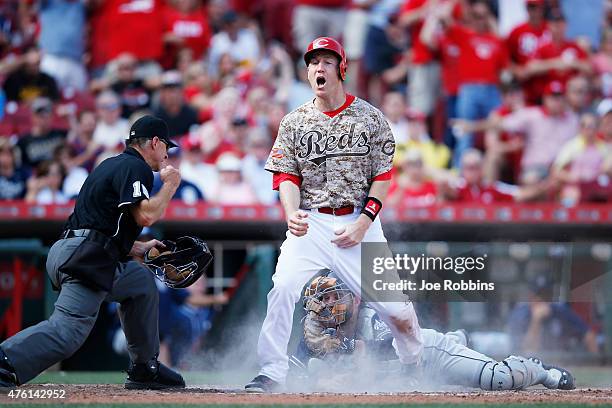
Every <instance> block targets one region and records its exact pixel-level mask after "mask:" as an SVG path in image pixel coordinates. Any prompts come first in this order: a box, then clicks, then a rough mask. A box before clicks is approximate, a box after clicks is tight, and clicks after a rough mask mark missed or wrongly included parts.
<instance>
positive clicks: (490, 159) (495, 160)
mask: <svg viewBox="0 0 612 408" xmlns="http://www.w3.org/2000/svg"><path fill="white" fill-rule="evenodd" d="M501 90H502V104H501V106H500V107H499V108H497V109H496V110H494V111H493V112H491V114H490V115H489V121H499V120H500V119H499V118H502V117H505V116H508V115H509V114H511V113H512V112H515V111H516V110H518V109H521V108H522V107H523V106H524V105H525V103H524V96H523V91H522V89H521V87H520V86H519V84H518V83H516V82H511V83H509V84H504V85H502V87H501ZM524 137H525V135H523V134H521V133H520V132H505V131H503V130H501V129H489V130H488V131H487V132H486V134H485V178H486V179H487V180H488V181H494V180H503V181H507V182H509V183H516V181H517V180H518V178H519V176H520V173H521V158H522V156H523V146H524V141H523V139H524Z"/></svg>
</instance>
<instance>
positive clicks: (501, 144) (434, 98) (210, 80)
mask: <svg viewBox="0 0 612 408" xmlns="http://www.w3.org/2000/svg"><path fill="white" fill-rule="evenodd" d="M318 36H332V37H335V38H337V39H339V40H341V41H342V43H343V44H344V46H345V48H346V53H347V57H348V60H349V64H348V75H347V81H346V84H345V85H346V88H347V90H348V91H349V92H350V93H351V94H354V95H356V96H358V97H361V98H363V99H366V100H367V101H369V102H370V103H372V104H373V105H375V106H377V107H378V108H380V109H381V110H382V111H383V112H384V114H385V116H386V118H387V120H388V121H389V124H390V127H391V129H392V131H393V134H394V137H395V140H396V146H397V151H396V157H395V177H394V178H393V183H392V187H391V191H390V196H389V198H388V200H387V202H386V204H387V205H395V206H400V207H428V206H433V205H436V204H439V203H441V202H448V201H452V202H460V203H461V202H464V203H465V202H467V203H479V204H491V203H496V202H504V203H508V202H547V203H559V204H562V205H565V206H574V205H577V204H579V203H588V202H612V182H611V179H610V178H611V177H612V0H488V1H487V0H19V1H17V0H8V1H3V2H0V83H1V84H2V86H1V89H0V200H25V202H28V203H36V204H63V203H68V202H69V201H70V200H71V199H73V198H75V197H76V196H77V195H78V193H79V190H80V188H81V186H82V184H83V182H84V180H85V179H86V177H87V175H88V174H89V172H91V171H92V169H93V168H95V166H96V165H97V164H98V163H100V162H101V161H102V160H104V159H105V158H108V157H110V156H112V155H116V154H118V153H120V152H121V151H123V149H124V147H125V146H124V139H125V138H126V137H127V133H128V129H129V127H130V124H131V123H132V122H133V121H135V120H136V119H137V118H138V117H140V116H141V115H143V114H146V113H152V114H154V115H157V116H159V117H161V118H163V119H164V120H166V122H167V123H168V125H169V129H170V133H171V137H172V138H173V139H174V140H175V141H176V142H177V144H178V145H179V146H180V147H179V148H177V149H172V150H171V151H170V152H169V155H170V157H169V162H170V164H172V165H173V166H175V167H177V168H179V169H180V171H181V174H182V178H183V179H182V183H181V186H180V187H179V189H178V191H177V193H176V196H175V198H176V199H177V200H181V201H182V202H184V203H186V204H194V203H197V202H209V203H214V204H221V205H256V204H264V205H268V204H274V203H276V202H277V200H278V197H277V193H276V192H274V191H273V190H272V188H271V187H272V176H271V174H269V173H268V172H266V171H265V170H264V169H263V166H264V163H265V160H266V159H267V157H268V154H269V152H270V149H271V147H272V144H273V143H274V139H275V137H276V134H277V131H278V127H279V124H280V121H281V119H282V118H283V116H284V115H285V114H286V113H288V112H290V111H291V110H293V109H295V108H296V107H298V106H299V105H300V104H302V103H305V102H307V101H309V100H310V99H311V98H313V93H312V91H311V89H310V86H309V85H308V83H307V81H306V78H305V76H306V75H305V74H306V69H305V66H304V61H303V58H302V55H303V51H304V50H305V49H306V47H307V45H308V43H309V42H310V41H311V40H313V39H314V38H316V37H318ZM156 186H157V188H159V186H160V181H159V179H158V177H157V176H156ZM0 205H1V204H0ZM148 233H149V232H147V234H148ZM145 237H146V235H145ZM145 237H143V239H144V238H145ZM151 237H152V236H150V237H148V238H151ZM158 238H159V237H158ZM229 258H230V257H229V256H228V257H227V258H226V259H229ZM272 265H273V263H271V264H270V265H267V266H265V267H262V270H265V271H266V272H265V273H263V274H261V276H264V277H265V279H262V282H263V281H265V284H268V283H269V275H268V274H269V273H271V271H272V269H273V266H272ZM229 269H231V268H229ZM493 269H494V268H493ZM553 269H554V268H553ZM499 270H503V271H504V273H507V271H508V270H509V268H508V266H507V265H506V266H504V267H503V268H499ZM234 272H235V271H232V275H231V276H233V273H234ZM245 275H246V274H245ZM215 285H216V286H220V284H218V283H215ZM223 285H225V284H223ZM223 285H221V286H223ZM210 286H211V283H210V282H208V283H207V282H206V281H201V282H199V283H198V285H197V286H194V287H192V288H189V290H181V291H170V290H167V289H166V288H164V287H160V334H161V337H162V354H161V356H160V358H161V359H162V360H163V361H164V362H166V363H168V364H170V365H173V366H174V365H178V364H179V362H180V361H181V359H184V357H185V354H189V351H190V350H192V349H194V348H197V347H198V345H199V343H200V342H201V341H202V338H203V336H204V335H205V334H207V333H208V331H209V329H210V327H211V324H212V321H213V318H214V315H215V312H216V311H218V310H219V305H225V304H226V303H227V302H228V300H229V298H230V297H231V296H229V294H227V293H225V292H223V291H221V290H219V291H216V292H215V295H208V294H206V293H207V290H206V288H207V287H210ZM216 286H215V287H216ZM227 286H228V285H225V286H223V287H227ZM230 286H231V285H230ZM261 286H262V285H261V284H259V286H258V287H261ZM264 286H265V285H264ZM530 288H531V290H532V292H533V293H532V295H531V296H532V297H533V299H531V301H530V303H529V304H528V305H525V304H522V305H521V304H518V305H516V308H514V309H513V310H512V311H507V312H508V313H506V314H508V315H509V316H508V319H507V321H508V325H509V326H510V327H511V330H509V332H510V333H512V334H517V333H518V334H520V335H521V336H519V337H520V338H516V339H513V340H514V347H515V349H517V350H520V349H524V350H540V349H546V348H554V347H555V345H556V346H557V348H558V349H560V350H568V349H574V348H580V347H578V346H582V348H583V349H585V350H587V351H589V352H596V351H597V350H599V349H600V348H601V347H602V339H601V337H599V338H598V333H600V332H601V325H600V326H597V325H593V320H597V319H589V318H584V316H587V317H588V316H590V314H589V313H590V312H588V313H581V314H580V315H577V314H576V313H575V312H574V310H572V309H570V308H569V307H566V306H564V305H562V304H552V303H550V302H547V301H545V300H543V299H545V298H546V296H543V295H542V294H543V293H544V294H546V292H547V291H550V290H551V284H550V283H549V282H543V283H538V284H533V285H530ZM265 293H267V290H261V294H260V295H261V296H260V298H262V299H264V300H265ZM246 297H248V301H249V302H253V295H252V293H250V292H249V293H248V295H247V296H245V298H246ZM109 307H111V308H112V307H113V306H109ZM227 307H229V306H227ZM263 310H264V311H265V306H264V308H263ZM242 314H243V310H242V309H240V311H239V313H238V312H237V313H236V315H242ZM473 314H474V313H473V312H472V313H471V314H469V315H473ZM107 315H108V316H111V317H112V318H111V319H110V320H112V321H111V322H110V323H104V324H108V326H110V327H112V330H110V331H109V330H106V331H105V333H110V335H107V336H101V337H102V338H106V337H112V339H110V340H112V343H113V346H114V349H115V351H117V352H118V353H124V352H125V347H126V346H125V339H124V337H122V333H121V331H120V330H119V329H118V328H119V324H118V322H117V321H116V313H115V311H114V309H112V310H109V311H108V313H107ZM466 315H468V314H466ZM601 315H603V312H601V311H599V312H598V316H601ZM581 316H582V317H581ZM113 319H114V320H113ZM482 320H484V317H483V319H482ZM587 323H588V324H587ZM481 324H482V321H479V322H477V324H475V326H476V327H478V326H479V325H481ZM592 327H596V330H593V329H592ZM110 340H109V341H110ZM568 342H571V344H572V347H573V348H572V347H570V346H568V345H567V344H569V343H568ZM96 351H97V349H96ZM251 351H252V350H251ZM251 354H252V353H251ZM87 364H89V361H87Z"/></svg>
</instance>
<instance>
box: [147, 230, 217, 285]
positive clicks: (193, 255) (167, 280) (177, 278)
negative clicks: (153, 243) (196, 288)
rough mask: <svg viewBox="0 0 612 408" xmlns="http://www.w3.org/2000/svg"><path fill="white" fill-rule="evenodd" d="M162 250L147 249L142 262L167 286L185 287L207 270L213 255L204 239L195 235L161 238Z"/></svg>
mask: <svg viewBox="0 0 612 408" xmlns="http://www.w3.org/2000/svg"><path fill="white" fill-rule="evenodd" d="M162 242H163V244H164V245H165V246H166V248H164V250H163V252H161V253H160V252H159V250H158V249H157V248H151V249H149V250H148V251H147V252H146V253H145V256H144V264H145V265H146V266H147V267H149V269H150V270H151V272H153V275H154V276H155V277H156V278H157V279H159V280H160V281H161V282H163V283H164V284H165V285H166V286H168V287H169V288H186V287H187V286H190V285H191V284H193V283H194V282H195V281H197V280H198V279H199V278H200V276H202V274H203V273H205V272H206V271H207V270H208V267H209V266H210V264H211V262H212V260H213V256H212V254H211V253H210V250H209V249H208V245H206V243H205V242H204V241H202V240H201V239H199V238H196V237H180V238H178V239H177V240H176V242H174V241H170V240H163V241H162Z"/></svg>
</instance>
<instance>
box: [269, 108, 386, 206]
mask: <svg viewBox="0 0 612 408" xmlns="http://www.w3.org/2000/svg"><path fill="white" fill-rule="evenodd" d="M394 152H395V143H394V141H393V134H392V133H391V129H390V128H389V125H388V123H387V121H386V120H385V118H384V116H383V114H382V112H380V111H379V110H378V109H376V108H375V107H373V106H372V105H370V104H369V103H367V102H366V101H364V100H362V99H359V98H355V100H354V101H353V103H351V104H350V105H349V106H348V107H347V108H346V109H344V110H343V111H342V112H340V113H339V114H337V115H336V116H334V117H333V118H330V117H329V116H327V115H326V114H324V113H323V112H321V111H319V110H318V109H317V108H316V107H315V105H314V102H313V101H309V102H308V103H305V104H304V105H302V106H300V107H299V108H297V109H296V110H294V111H293V112H291V113H289V114H288V115H286V116H285V117H284V118H283V120H282V121H281V124H280V129H279V131H278V136H277V138H276V142H275V143H274V147H273V148H272V151H271V153H270V156H269V157H268V161H267V162H266V166H265V168H266V170H269V171H272V172H281V173H289V174H294V175H297V176H301V177H302V185H301V187H300V195H301V204H300V207H301V208H320V207H332V208H338V207H342V206H345V205H354V206H356V207H361V206H362V205H363V201H364V200H365V198H366V196H367V195H368V192H369V190H370V185H371V181H372V179H373V178H374V177H376V176H378V175H380V174H382V173H386V172H388V171H389V170H391V168H392V165H393V154H394Z"/></svg>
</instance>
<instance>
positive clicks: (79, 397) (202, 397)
mask: <svg viewBox="0 0 612 408" xmlns="http://www.w3.org/2000/svg"><path fill="white" fill-rule="evenodd" d="M19 390H20V392H21V393H22V395H21V396H20V398H10V397H8V395H7V394H6V393H5V392H3V393H2V395H1V396H0V405H5V404H10V403H26V402H27V403H42V404H44V403H66V404H78V403H81V404H82V403H86V404H101V403H113V404H138V403H140V404H143V403H144V404H203V405H206V404H245V405H251V404H296V405H297V404H313V405H315V404H317V405H318V404H351V405H352V404H377V405H378V404H380V405H384V404H433V403H436V404H464V403H465V404H468V403H469V404H487V405H489V404H496V405H499V404H509V403H513V404H526V403H532V404H533V403H548V404H556V403H564V404H572V403H573V404H581V405H600V404H612V389H590V388H589V389H578V390H574V391H551V390H544V389H537V390H529V391H507V392H483V391H480V392H479V391H473V392H432V393H424V392H409V393H393V394H334V393H329V394H322V393H313V394H301V393H294V394H290V393H288V394H246V393H245V392H243V391H241V390H236V389H220V388H205V387H197V388H196V387H193V388H192V387H190V388H187V389H185V390H180V391H175V392H167V391H164V392H162V391H128V390H125V389H124V388H123V386H121V385H66V384H59V385H51V384H48V385H27V386H24V387H21V388H19ZM37 390H38V391H39V397H38V398H29V396H34V395H36V394H35V392H36V391H37ZM45 390H46V391H49V390H59V391H64V392H65V393H64V392H62V394H64V395H65V398H64V399H53V398H50V399H48V398H40V395H42V393H41V392H42V391H45Z"/></svg>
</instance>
